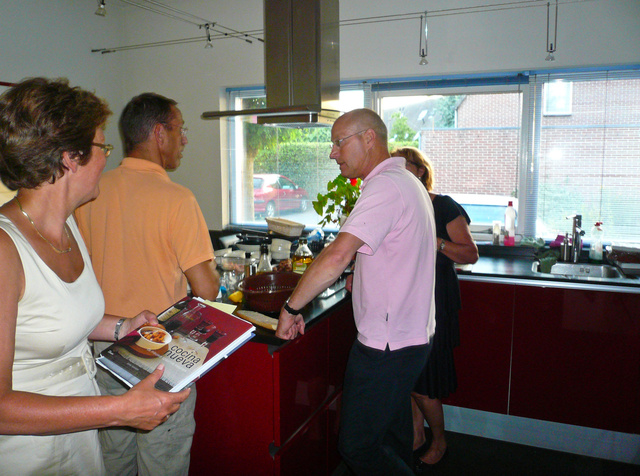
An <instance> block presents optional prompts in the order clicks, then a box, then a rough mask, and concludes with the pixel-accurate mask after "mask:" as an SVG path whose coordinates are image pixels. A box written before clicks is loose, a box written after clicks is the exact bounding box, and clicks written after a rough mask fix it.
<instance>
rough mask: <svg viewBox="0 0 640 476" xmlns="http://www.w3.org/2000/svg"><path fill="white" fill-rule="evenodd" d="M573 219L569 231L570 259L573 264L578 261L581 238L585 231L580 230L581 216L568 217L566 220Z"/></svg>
mask: <svg viewBox="0 0 640 476" xmlns="http://www.w3.org/2000/svg"><path fill="white" fill-rule="evenodd" d="M570 218H571V219H573V228H572V230H571V257H572V261H573V262H574V263H577V262H578V261H580V251H581V250H582V237H583V236H584V234H585V231H584V230H583V229H582V215H569V216H568V217H567V220H568V219H570Z"/></svg>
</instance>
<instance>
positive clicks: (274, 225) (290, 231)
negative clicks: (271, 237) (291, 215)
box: [265, 217, 304, 238]
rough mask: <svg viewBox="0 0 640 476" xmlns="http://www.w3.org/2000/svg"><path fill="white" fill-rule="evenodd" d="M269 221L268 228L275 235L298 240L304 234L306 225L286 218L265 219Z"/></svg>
mask: <svg viewBox="0 0 640 476" xmlns="http://www.w3.org/2000/svg"><path fill="white" fill-rule="evenodd" d="M265 220H267V227H268V228H269V230H271V231H273V232H274V233H279V234H280V235H284V236H292V237H295V238H297V237H298V236H300V235H301V234H302V230H304V225H303V224H302V223H298V222H295V221H291V220H287V219H286V218H269V217H267V218H265Z"/></svg>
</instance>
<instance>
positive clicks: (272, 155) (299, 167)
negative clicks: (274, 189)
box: [253, 142, 340, 200]
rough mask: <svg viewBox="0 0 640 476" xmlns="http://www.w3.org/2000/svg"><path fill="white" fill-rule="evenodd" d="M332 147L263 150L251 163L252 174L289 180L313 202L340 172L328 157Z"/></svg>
mask: <svg viewBox="0 0 640 476" xmlns="http://www.w3.org/2000/svg"><path fill="white" fill-rule="evenodd" d="M330 152H331V144H330V143H326V142H290V143H286V144H280V145H279V147H277V148H276V149H275V150H262V151H260V152H259V153H258V155H257V156H256V158H255V161H254V163H253V173H254V174H280V175H284V176H286V177H289V178H290V179H291V180H293V181H294V182H295V183H297V184H298V185H299V186H300V187H302V188H304V189H306V190H307V191H308V192H309V198H310V199H312V200H313V199H315V198H316V196H317V195H318V193H326V192H327V182H329V181H330V180H333V179H334V178H336V177H337V176H338V174H339V173H340V168H339V167H338V165H337V164H336V161H335V160H332V159H330V158H329V153H330Z"/></svg>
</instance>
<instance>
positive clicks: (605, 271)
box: [532, 261, 626, 279]
mask: <svg viewBox="0 0 640 476" xmlns="http://www.w3.org/2000/svg"><path fill="white" fill-rule="evenodd" d="M539 265H540V263H538V262H537V261H536V262H534V263H533V267H532V270H533V271H534V272H536V273H539V272H540V270H539ZM544 274H555V275H561V276H567V277H572V278H609V279H623V278H626V276H625V275H624V273H623V272H622V271H620V269H618V268H616V267H615V266H611V265H608V264H588V263H556V264H554V265H553V266H552V267H551V271H550V272H549V273H544Z"/></svg>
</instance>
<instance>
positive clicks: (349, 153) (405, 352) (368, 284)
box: [276, 109, 436, 475]
mask: <svg viewBox="0 0 640 476" xmlns="http://www.w3.org/2000/svg"><path fill="white" fill-rule="evenodd" d="M331 139H332V142H333V147H332V150H331V158H332V159H334V160H336V162H337V163H338V165H339V166H340V173H341V174H342V175H343V176H345V177H347V178H361V179H362V180H363V182H362V194H361V196H360V198H359V199H358V202H357V203H356V205H355V207H354V209H353V211H352V212H351V214H350V215H349V217H348V218H347V221H346V222H345V223H344V225H343V226H342V227H341V229H340V233H338V236H337V238H336V239H335V241H334V242H333V243H332V244H331V245H330V246H328V247H326V248H325V250H323V252H322V253H320V255H319V256H318V257H317V258H316V260H315V261H314V262H313V264H312V265H311V266H310V267H309V268H308V269H307V271H306V272H305V273H304V274H303V276H302V279H301V280H300V282H299V284H298V286H297V287H296V289H295V291H294V292H293V294H292V295H291V297H290V298H289V300H288V302H287V304H286V305H285V306H284V308H283V310H282V311H281V313H280V319H279V323H278V329H277V331H276V335H277V336H278V337H281V338H284V339H294V338H295V337H297V335H298V334H303V333H304V319H303V318H302V315H301V314H300V313H299V310H300V309H302V307H303V306H305V305H306V304H307V303H308V302H310V301H311V300H312V299H313V298H314V297H315V296H316V295H317V294H319V293H320V292H322V291H323V290H324V289H325V288H327V287H328V286H329V285H331V284H332V283H333V282H334V281H335V280H336V279H337V278H338V277H339V276H340V275H341V274H342V272H343V271H344V269H345V268H346V267H347V266H348V264H349V263H350V262H351V259H352V258H353V256H354V254H355V255H356V266H355V272H354V277H353V283H352V291H353V306H354V318H355V322H356V327H357V330H358V339H357V341H356V342H355V344H354V346H353V348H352V349H351V354H350V357H349V363H348V365H347V370H346V374H345V382H344V392H343V400H342V413H341V429H340V452H341V454H342V456H343V458H344V460H345V461H346V463H347V464H348V465H349V466H350V468H351V469H352V470H353V471H354V472H355V473H356V474H366V475H374V474H380V475H389V474H393V475H400V474H407V475H411V474H413V470H412V461H411V458H412V444H413V442H412V440H413V433H412V418H411V402H410V392H411V389H412V388H413V385H414V383H415V381H416V379H417V377H418V375H419V373H420V371H421V370H422V368H423V366H424V364H425V362H426V360H427V356H428V354H429V350H430V339H431V337H432V336H433V333H434V331H435V301H434V284H435V259H436V246H435V245H436V234H435V233H436V231H435V222H434V218H433V206H432V204H431V200H430V199H429V196H428V195H427V193H426V191H425V188H424V186H422V184H421V183H420V182H419V181H418V180H417V179H416V178H415V177H414V176H413V175H412V174H411V173H410V172H407V170H406V168H405V160H404V158H401V157H390V156H389V149H388V146H387V128H386V126H385V124H384V122H383V121H382V119H381V118H380V117H379V116H378V115H377V114H376V113H375V112H373V111H371V110H369V109H357V110H354V111H351V112H349V113H346V114H345V115H343V116H341V117H340V118H339V119H338V120H337V121H336V122H335V124H334V125H333V128H332V130H331Z"/></svg>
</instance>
